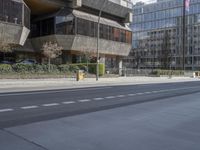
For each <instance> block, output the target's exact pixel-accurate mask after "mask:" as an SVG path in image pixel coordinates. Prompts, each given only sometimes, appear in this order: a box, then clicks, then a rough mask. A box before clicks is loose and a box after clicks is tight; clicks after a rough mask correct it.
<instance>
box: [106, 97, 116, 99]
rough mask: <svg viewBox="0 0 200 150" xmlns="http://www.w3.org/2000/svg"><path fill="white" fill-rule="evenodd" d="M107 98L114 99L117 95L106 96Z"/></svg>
mask: <svg viewBox="0 0 200 150" xmlns="http://www.w3.org/2000/svg"><path fill="white" fill-rule="evenodd" d="M105 98H106V99H113V98H115V96H108V97H105Z"/></svg>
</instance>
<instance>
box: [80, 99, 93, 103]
mask: <svg viewBox="0 0 200 150" xmlns="http://www.w3.org/2000/svg"><path fill="white" fill-rule="evenodd" d="M90 101H91V100H90V99H82V100H78V102H80V103H85V102H90Z"/></svg>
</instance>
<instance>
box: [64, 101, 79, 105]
mask: <svg viewBox="0 0 200 150" xmlns="http://www.w3.org/2000/svg"><path fill="white" fill-rule="evenodd" d="M74 103H76V102H75V101H68V102H62V104H65V105H69V104H74Z"/></svg>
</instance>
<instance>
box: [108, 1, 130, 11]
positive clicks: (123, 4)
mask: <svg viewBox="0 0 200 150" xmlns="http://www.w3.org/2000/svg"><path fill="white" fill-rule="evenodd" d="M109 1H111V2H113V3H116V4H119V5H121V6H124V7H127V8H130V9H132V7H133V3H132V2H131V1H129V0H109Z"/></svg>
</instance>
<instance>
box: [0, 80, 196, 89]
mask: <svg viewBox="0 0 200 150" xmlns="http://www.w3.org/2000/svg"><path fill="white" fill-rule="evenodd" d="M188 81H199V79H197V78H191V77H173V78H171V79H170V78H168V77H118V78H100V79H99V81H96V79H95V78H86V79H84V80H82V81H78V82H77V81H76V79H75V78H63V79H20V80H19V79H18V80H15V79H5V80H4V79H2V80H0V93H5V92H20V91H38V90H53V89H71V88H83V87H99V86H112V85H136V84H151V83H172V82H188Z"/></svg>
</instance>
